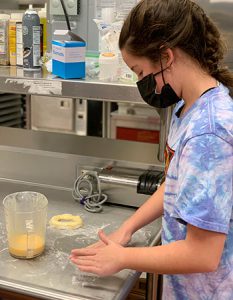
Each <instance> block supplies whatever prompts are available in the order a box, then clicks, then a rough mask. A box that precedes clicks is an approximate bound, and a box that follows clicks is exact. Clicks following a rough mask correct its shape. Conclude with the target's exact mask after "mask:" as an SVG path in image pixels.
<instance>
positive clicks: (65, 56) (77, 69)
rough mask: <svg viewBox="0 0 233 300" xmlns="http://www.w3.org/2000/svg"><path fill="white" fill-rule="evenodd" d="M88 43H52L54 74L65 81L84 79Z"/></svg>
mask: <svg viewBox="0 0 233 300" xmlns="http://www.w3.org/2000/svg"><path fill="white" fill-rule="evenodd" d="M85 54H86V43H85V42H84V41H52V73H53V74H54V75H57V76H59V77H61V78H64V79H72V78H73V79H74V78H77V79H78V78H84V77H85V75H86V72H85Z"/></svg>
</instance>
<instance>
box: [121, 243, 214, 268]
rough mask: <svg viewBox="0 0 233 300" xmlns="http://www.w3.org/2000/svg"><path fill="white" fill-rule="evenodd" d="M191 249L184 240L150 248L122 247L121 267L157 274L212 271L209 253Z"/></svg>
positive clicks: (212, 265) (212, 266)
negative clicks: (207, 254)
mask: <svg viewBox="0 0 233 300" xmlns="http://www.w3.org/2000/svg"><path fill="white" fill-rule="evenodd" d="M197 252H198V251H196V250H194V249H191V248H190V247H189V246H188V245H187V243H186V241H185V240H182V241H177V242H173V243H171V244H168V245H163V246H157V247H150V248H124V250H123V268H124V269H133V270H137V271H141V272H148V273H157V274H184V273H201V272H213V271H214V270H215V267H216V266H215V264H213V260H212V257H211V255H209V258H208V256H206V253H205V252H203V251H199V253H197Z"/></svg>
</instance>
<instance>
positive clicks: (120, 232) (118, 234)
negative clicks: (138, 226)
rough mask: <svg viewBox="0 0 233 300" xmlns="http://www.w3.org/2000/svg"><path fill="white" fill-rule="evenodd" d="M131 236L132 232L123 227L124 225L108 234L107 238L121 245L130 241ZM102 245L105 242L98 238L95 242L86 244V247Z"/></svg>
mask: <svg viewBox="0 0 233 300" xmlns="http://www.w3.org/2000/svg"><path fill="white" fill-rule="evenodd" d="M100 232H102V231H100ZM131 237H132V234H131V233H130V232H128V231H127V230H126V229H125V228H124V225H123V226H121V227H120V228H119V229H117V230H116V231H114V232H112V233H110V234H109V235H108V239H109V240H111V241H112V242H115V243H117V244H119V245H121V246H126V245H127V244H128V243H129V242H130V240H131ZM104 246H106V244H105V243H104V242H103V241H102V239H101V238H100V240H99V241H98V242H97V243H95V244H92V245H90V246H88V247H87V248H100V247H104Z"/></svg>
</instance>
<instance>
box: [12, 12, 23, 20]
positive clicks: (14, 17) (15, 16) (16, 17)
mask: <svg viewBox="0 0 233 300" xmlns="http://www.w3.org/2000/svg"><path fill="white" fill-rule="evenodd" d="M22 18H23V13H12V14H11V20H22Z"/></svg>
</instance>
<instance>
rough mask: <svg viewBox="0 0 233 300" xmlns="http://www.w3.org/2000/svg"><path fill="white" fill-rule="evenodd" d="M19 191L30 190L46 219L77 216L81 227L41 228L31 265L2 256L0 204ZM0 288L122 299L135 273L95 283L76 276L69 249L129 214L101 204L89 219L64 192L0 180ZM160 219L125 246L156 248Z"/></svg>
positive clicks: (67, 299) (68, 297)
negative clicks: (43, 199)
mask: <svg viewBox="0 0 233 300" xmlns="http://www.w3.org/2000/svg"><path fill="white" fill-rule="evenodd" d="M23 190H36V191H38V192H41V193H43V194H44V195H46V196H47V198H48V201H49V206H48V220H49V218H51V217H52V216H54V215H57V214H62V213H73V214H78V215H80V216H81V217H82V218H83V221H84V226H83V227H82V228H79V229H75V230H59V229H54V228H51V227H49V226H48V227H47V238H46V250H45V252H44V253H43V254H42V255H41V256H40V257H37V258H35V259H32V260H20V259H15V258H13V257H11V256H10V255H9V253H8V248H7V238H6V230H5V222H4V216H3V206H2V199H3V197H4V196H5V195H7V194H9V193H12V192H16V191H23ZM0 191H1V192H0V198H1V201H0V220H1V221H0V286H1V288H2V289H6V290H10V291H14V292H17V293H22V294H25V295H31V296H35V297H39V298H41V299H61V300H74V299H75V300H79V299H80V300H81V299H90V300H98V299H104V300H106V299H108V300H111V299H125V297H126V296H127V294H128V293H129V291H130V290H131V288H132V287H133V285H134V284H135V281H136V279H137V278H138V277H139V275H140V274H139V273H137V272H135V271H131V270H123V271H121V272H119V273H117V274H116V275H114V276H109V277H106V278H101V277H98V276H94V275H91V274H87V273H86V274H85V273H82V272H80V271H79V270H78V269H77V268H76V267H75V265H73V264H72V263H70V261H69V254H70V251H71V249H73V248H78V247H84V246H87V245H89V244H92V243H93V242H95V241H96V240H97V231H98V229H100V228H102V229H104V230H105V232H106V233H109V232H111V231H113V230H114V229H116V228H117V227H118V226H119V224H121V223H122V222H123V221H124V220H125V219H126V218H128V217H129V216H130V215H131V214H132V213H133V212H134V209H132V208H126V207H118V206H113V205H105V207H104V210H103V212H102V213H98V214H92V213H88V212H87V211H85V210H84V208H83V207H82V206H81V205H80V204H78V203H77V202H75V201H74V200H73V199H72V195H71V193H70V192H68V191H61V190H59V191H58V190H56V189H52V188H50V189H48V188H47V189H46V188H42V187H39V186H38V187H36V186H30V185H25V184H19V183H14V182H13V181H10V182H9V181H8V182H7V181H4V180H1V181H0ZM159 230H160V220H158V221H155V222H153V223H152V224H150V225H149V226H147V227H145V228H144V229H141V230H139V231H138V232H137V233H136V234H135V235H134V236H133V239H132V241H131V245H132V246H134V245H135V246H144V245H152V244H157V243H158V241H159Z"/></svg>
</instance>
